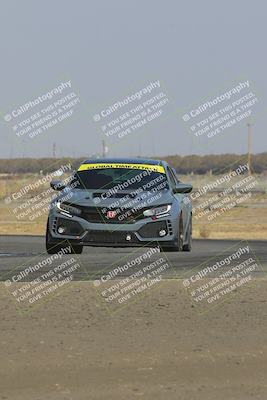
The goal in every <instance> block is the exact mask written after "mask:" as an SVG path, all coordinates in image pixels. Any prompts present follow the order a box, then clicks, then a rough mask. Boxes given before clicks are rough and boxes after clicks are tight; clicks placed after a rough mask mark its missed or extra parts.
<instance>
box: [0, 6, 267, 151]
mask: <svg viewBox="0 0 267 400" xmlns="http://www.w3.org/2000/svg"><path fill="white" fill-rule="evenodd" d="M266 16H267V3H266V1H264V0H262V1H259V0H256V1H253V2H252V1H247V0H235V1H230V0H224V1H218V0H209V1H207V0H201V1H199V0H195V1H178V0H176V1H174V0H173V1H168V0H164V1H158V0H135V1H130V0H106V1H101V0H95V1H90V0H87V1H85V0H84V1H81V0H76V1H68V0H61V1H59V0H45V1H39V0H32V1H29V0H23V1H21V0H17V1H14V0H6V1H4V0H2V1H1V12H0V38H1V39H0V43H1V44H0V46H1V49H0V50H1V75H0V80H1V85H0V87H1V100H0V111H1V114H2V117H1V122H0V137H1V147H0V157H5V158H8V157H10V156H11V157H15V156H32V157H35V156H36V157H41V156H51V154H52V148H53V143H55V144H56V155H58V156H63V155H66V156H90V155H92V154H94V153H97V152H100V151H101V139H102V136H101V125H100V124H99V123H97V122H94V121H93V118H92V117H93V115H95V114H96V113H98V112H100V111H101V110H104V109H107V107H108V106H109V105H111V104H113V103H115V102H116V101H117V100H120V99H123V98H125V97H127V96H128V95H131V94H133V93H135V92H137V91H139V90H141V89H142V88H144V87H145V86H146V85H148V84H149V82H155V81H157V80H159V81H160V84H161V88H162V87H163V88H164V93H165V94H166V96H167V97H168V100H169V102H168V105H167V106H166V112H164V115H163V116H162V117H160V118H158V119H157V120H154V121H152V122H151V123H149V124H147V125H146V126H144V127H143V128H142V129H140V131H138V134H129V135H128V136H127V137H126V138H125V139H123V140H118V141H116V143H115V144H114V142H112V140H113V138H112V140H110V141H109V140H107V142H108V146H109V155H110V156H136V155H141V156H144V155H147V156H154V155H167V154H182V155H183V154H190V153H195V154H207V153H222V152H225V153H226V152H230V153H232V152H236V153H244V152H246V151H247V127H246V123H247V121H246V120H243V121H241V122H240V123H238V124H237V125H236V126H234V127H232V128H231V129H228V130H226V131H225V132H223V133H221V134H220V135H217V136H216V137H215V138H214V139H212V140H211V139H209V140H205V139H203V138H196V137H194V135H193V134H192V132H190V129H189V125H186V124H184V123H183V121H182V118H181V115H182V114H183V112H185V111H188V110H191V109H192V108H194V106H196V105H200V104H202V103H203V100H206V99H210V98H214V97H216V96H217V95H221V94H223V93H224V92H226V91H227V90H230V89H231V88H232V87H233V86H235V85H237V84H238V82H240V81H244V80H249V82H250V85H251V87H253V90H254V92H255V93H256V94H257V98H258V104H257V107H258V111H257V112H255V115H254V116H253V117H252V123H253V151H254V152H263V151H266V150H267V134H266V122H267V117H266V110H267V108H266V106H267V94H266V93H267V84H266V71H267V65H266V60H267V57H266V37H267V24H266ZM66 80H71V83H72V89H73V91H74V92H75V93H76V94H77V95H79V99H80V104H78V106H77V112H76V113H75V115H73V116H72V117H70V118H69V119H67V120H66V121H64V122H63V123H61V124H59V125H58V126H55V127H54V128H51V129H49V130H47V132H42V133H41V134H39V135H38V136H36V137H35V138H32V139H29V138H27V137H26V136H23V137H17V136H16V134H15V132H14V130H12V124H11V123H10V122H6V121H4V119H3V116H4V115H6V114H7V113H9V112H10V111H11V110H14V109H18V108H19V106H21V105H23V104H25V103H26V102H27V101H29V100H32V99H35V98H37V97H38V96H39V95H42V94H44V93H46V92H47V91H49V90H51V89H53V88H54V87H57V86H58V85H59V83H60V82H62V81H66ZM155 93H156V91H155ZM45 104H47V105H48V104H49V102H48V103H44V105H45ZM134 104H135V105H137V104H138V102H137V103H134ZM224 104H225V105H226V103H224ZM36 111H37V109H36ZM214 111H216V110H215V109H214ZM122 112H123V110H122ZM122 112H121V113H122Z"/></svg>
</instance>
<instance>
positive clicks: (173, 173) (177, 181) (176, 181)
mask: <svg viewBox="0 0 267 400" xmlns="http://www.w3.org/2000/svg"><path fill="white" fill-rule="evenodd" d="M171 172H172V175H173V177H174V180H175V183H176V185H177V184H178V183H181V182H180V181H179V179H178V176H177V174H176V171H175V169H174V168H172V169H171Z"/></svg>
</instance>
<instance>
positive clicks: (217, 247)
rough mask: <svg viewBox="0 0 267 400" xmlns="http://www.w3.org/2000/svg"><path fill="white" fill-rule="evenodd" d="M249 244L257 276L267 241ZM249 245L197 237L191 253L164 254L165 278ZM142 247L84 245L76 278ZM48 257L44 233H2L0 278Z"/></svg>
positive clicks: (265, 261)
mask: <svg viewBox="0 0 267 400" xmlns="http://www.w3.org/2000/svg"><path fill="white" fill-rule="evenodd" d="M248 244H249V246H250V249H251V251H253V253H254V257H255V258H256V259H257V261H258V266H259V267H258V268H257V269H256V271H255V274H256V276H257V277H262V276H264V275H265V272H266V270H267V241H249V242H248ZM246 245H247V242H246V241H243V242H242V241H239V240H204V239H203V240H202V239H200V240H194V241H193V250H192V252H191V253H187V252H182V253H166V255H165V256H166V257H167V259H168V261H169V263H170V265H171V267H172V268H170V269H169V270H168V272H167V273H166V274H165V275H164V276H165V278H177V279H179V278H182V277H183V276H184V274H186V273H187V272H188V271H190V270H191V269H192V268H195V269H196V271H197V270H201V269H203V265H202V263H204V262H206V261H208V262H209V265H211V264H214V263H215V262H216V261H218V260H221V259H224V258H225V257H227V256H228V255H231V254H233V253H234V252H235V251H237V249H238V248H240V247H244V246H246ZM147 250H148V249H145V251H147ZM142 251H143V252H144V250H142V249H134V248H128V249H126V248H107V247H84V251H83V254H81V255H75V257H77V259H78V260H79V264H80V265H81V266H82V267H81V268H80V269H79V270H78V271H76V272H75V274H74V279H75V280H88V279H89V280H90V279H97V278H98V277H99V276H100V275H101V271H103V270H111V269H112V268H115V266H116V265H118V264H122V263H124V264H125V263H126V262H127V261H128V260H130V259H133V258H134V257H137V256H138V255H140V254H142ZM47 257H48V255H47V254H46V252H45V240H44V237H42V236H13V235H12V236H11V235H10V236H0V280H5V279H7V278H8V277H9V275H10V274H11V273H12V271H14V270H17V269H18V270H23V269H25V268H26V267H27V266H29V265H36V264H37V263H38V262H39V261H41V260H43V259H45V258H47ZM68 257H71V255H65V256H64V258H65V259H67V258H68ZM154 257H155V256H154ZM157 257H158V256H157ZM241 259H242V258H241ZM151 260H153V256H152V258H151V259H148V260H146V261H142V263H143V264H142V265H144V264H149V263H150V262H151ZM59 262H60V261H59ZM61 262H62V261H61ZM53 263H55V261H53ZM111 266H112V267H111ZM50 268H51V267H49V265H47V266H44V267H42V268H41V269H40V270H39V272H36V273H35V276H38V274H40V273H41V272H40V271H42V273H44V272H45V271H49V269H50ZM221 270H223V268H222V269H221ZM133 271H134V268H131V269H129V270H128V271H125V272H124V273H123V276H127V275H130V274H132V273H133ZM254 276H255V275H254Z"/></svg>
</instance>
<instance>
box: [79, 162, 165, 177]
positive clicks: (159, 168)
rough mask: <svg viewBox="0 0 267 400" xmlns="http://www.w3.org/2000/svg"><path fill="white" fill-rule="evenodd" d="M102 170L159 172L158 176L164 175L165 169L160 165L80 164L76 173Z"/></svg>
mask: <svg viewBox="0 0 267 400" xmlns="http://www.w3.org/2000/svg"><path fill="white" fill-rule="evenodd" d="M103 168H126V169H139V170H149V171H153V172H159V173H160V174H165V169H164V167H163V166H162V165H150V164H124V163H119V164H115V163H111V164H105V163H98V164H82V165H81V166H80V167H79V169H78V171H87V170H89V169H103Z"/></svg>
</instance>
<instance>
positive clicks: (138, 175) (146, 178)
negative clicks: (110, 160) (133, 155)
mask: <svg viewBox="0 0 267 400" xmlns="http://www.w3.org/2000/svg"><path fill="white" fill-rule="evenodd" d="M73 182H75V187H76V188H78V189H89V190H100V189H102V190H107V189H112V188H116V189H117V190H118V191H120V190H136V189H141V190H152V189H153V188H157V189H156V190H164V189H168V183H167V180H166V175H165V174H164V173H160V172H154V171H151V170H145V169H144V170H140V169H129V168H98V169H89V170H85V171H78V172H76V173H75V174H74V176H73V179H72V180H71V183H73Z"/></svg>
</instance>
